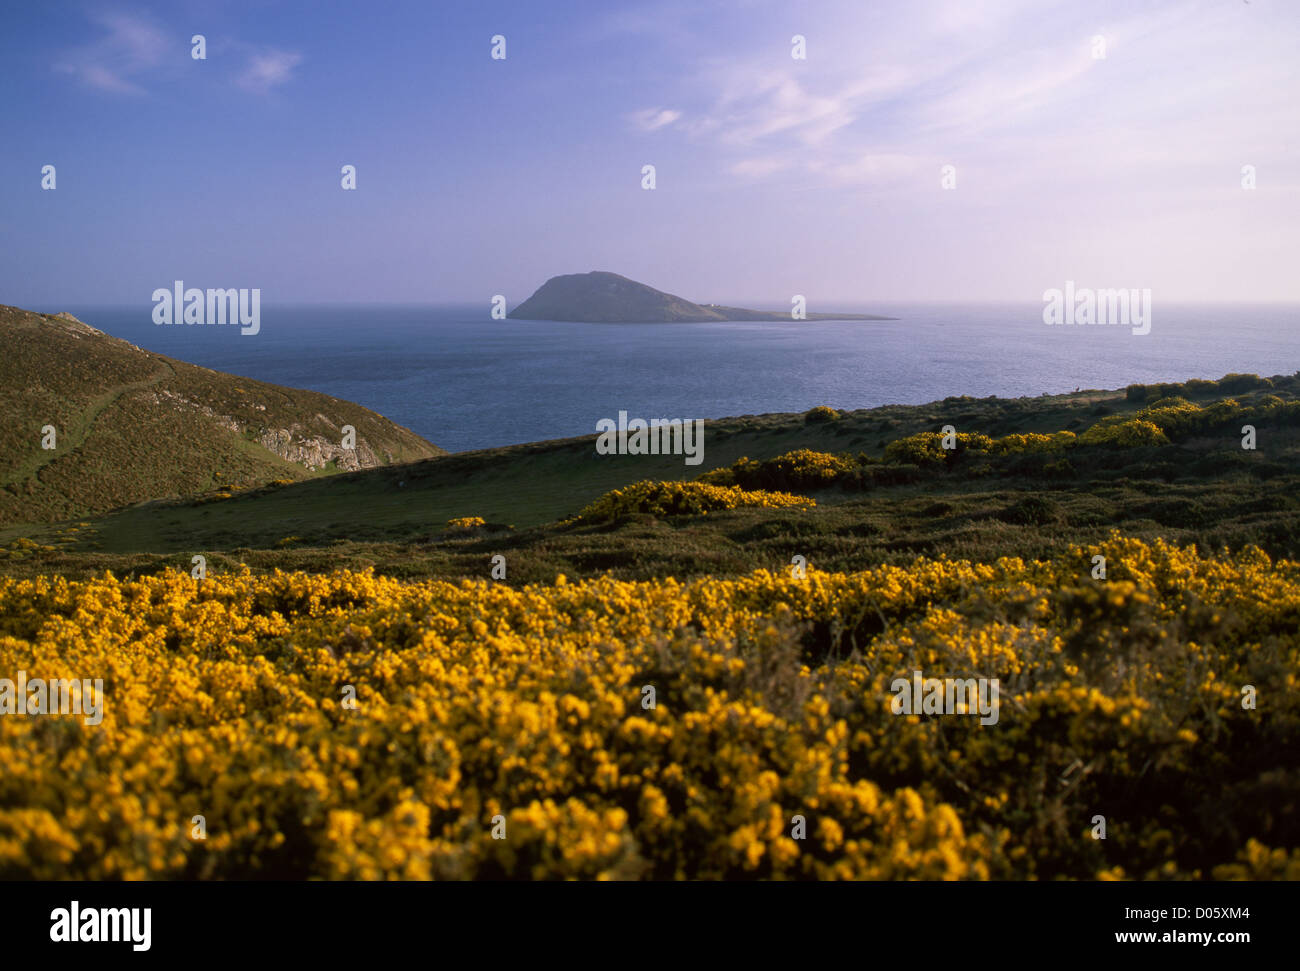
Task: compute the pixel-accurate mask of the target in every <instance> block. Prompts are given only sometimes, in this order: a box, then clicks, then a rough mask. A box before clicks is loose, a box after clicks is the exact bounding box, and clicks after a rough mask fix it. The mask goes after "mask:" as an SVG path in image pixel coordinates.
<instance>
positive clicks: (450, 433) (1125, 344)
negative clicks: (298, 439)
mask: <svg viewBox="0 0 1300 971" xmlns="http://www.w3.org/2000/svg"><path fill="white" fill-rule="evenodd" d="M41 309H43V310H45V311H47V312H51V313H53V312H58V311H60V310H68V311H70V312H71V313H74V314H75V315H76V316H77V317H79V318H80V319H82V320H84V321H85V322H86V323H88V324H91V325H92V326H95V327H98V328H99V329H100V330H103V331H105V332H107V333H109V334H112V335H114V336H115V337H121V338H124V339H125V340H128V341H130V342H131V343H133V344H137V345H139V346H140V347H144V348H147V349H149V350H152V351H157V352H159V353H163V354H168V355H170V356H172V357H176V358H179V359H181V360H183V361H189V362H191V363H194V364H200V365H203V366H204V367H210V368H214V369H217V370H221V371H229V372H231V373H233V374H238V375H242V376H245V377H250V378H257V379H260V380H263V381H270V382H274V383H275V384H282V385H289V386H290V387H297V388H310V389H312V390H315V391H322V392H325V393H326V394H331V395H334V396H336V397H339V398H346V399H348V400H351V401H356V402H358V403H359V404H362V405H365V406H366V407H367V408H370V409H372V410H374V411H377V412H379V413H380V414H382V415H385V416H387V417H388V418H391V419H392V420H393V421H396V422H398V423H399V424H402V425H405V426H406V427H408V428H410V429H412V430H413V431H415V432H417V433H418V434H420V435H422V436H424V437H425V438H427V439H428V440H429V441H431V442H434V443H436V444H438V445H441V446H442V447H443V448H447V449H450V450H452V451H465V450H468V449H476V448H488V447H492V446H497V445H509V444H514V443H518V442H530V441H538V440H542V439H549V438H564V437H568V436H572V435H585V434H591V433H592V432H594V431H595V426H596V421H597V420H598V419H600V418H606V417H608V418H616V417H617V415H618V412H619V411H620V410H624V411H626V412H628V414H629V416H630V417H643V418H706V419H708V418H722V417H728V416H733V415H745V414H763V413H765V412H781V411H804V410H806V409H808V408H811V407H813V406H814V405H831V406H832V407H836V408H846V409H853V408H867V407H872V406H875V405H881V404H895V403H898V404H920V403H924V402H928V401H934V400H936V399H940V398H945V397H947V396H949V395H961V394H967V395H972V396H974V397H984V396H986V395H999V396H1003V397H1019V396H1022V395H1029V396H1033V395H1038V394H1042V393H1044V392H1046V393H1059V392H1065V391H1073V390H1074V389H1075V388H1117V387H1123V386H1124V385H1126V384H1130V383H1133V382H1153V381H1172V380H1182V379H1185V378H1193V377H1196V378H1217V377H1221V376H1222V375H1223V374H1225V373H1227V372H1231V371H1249V372H1255V373H1258V374H1265V375H1271V374H1292V373H1294V372H1295V371H1296V370H1298V369H1300V307H1297V306H1238V307H1232V306H1214V307H1211V306H1204V305H1202V306H1195V307H1191V306H1188V307H1165V306H1162V305H1160V304H1157V305H1156V307H1155V311H1154V315H1153V322H1152V328H1151V333H1149V334H1147V335H1145V336H1135V335H1134V334H1133V333H1132V331H1131V329H1130V328H1127V327H1119V326H1114V327H1095V326H1094V327H1049V326H1047V325H1046V324H1044V323H1043V321H1042V304H1033V305H1024V306H993V305H978V306H969V307H967V306H954V305H944V306H940V305H914V304H912V305H906V306H897V305H879V304H878V305H874V306H872V307H864V308H860V309H861V311H862V312H868V313H880V314H891V315H894V316H897V317H898V318H900V319H898V320H891V321H869V322H848V321H845V322H821V323H816V322H807V321H804V322H798V323H796V322H793V321H791V322H789V323H786V322H780V323H771V322H755V323H718V324H574V323H551V322H539V321H522V320H521V321H516V320H504V321H494V320H491V319H489V318H488V317H487V314H486V313H485V311H484V309H483V308H482V307H472V308H467V307H393V306H377V307H276V306H273V305H268V304H265V303H264V304H263V306H262V314H261V319H262V328H261V333H259V334H257V335H255V336H244V335H242V334H240V332H239V330H238V329H237V328H234V327H216V326H206V327H200V326H190V327H186V326H170V327H167V326H157V325H155V324H154V323H153V322H152V321H151V319H150V312H151V310H152V306H151V305H144V306H143V307H133V308H122V307H71V306H69V307H45V308H41ZM839 309H843V310H845V311H846V312H847V311H849V310H852V309H854V308H850V307H843V308H839Z"/></svg>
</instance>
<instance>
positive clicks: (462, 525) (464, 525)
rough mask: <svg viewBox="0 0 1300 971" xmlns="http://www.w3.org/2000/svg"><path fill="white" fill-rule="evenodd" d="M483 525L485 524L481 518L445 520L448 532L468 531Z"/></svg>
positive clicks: (469, 517) (465, 517) (468, 517)
mask: <svg viewBox="0 0 1300 971" xmlns="http://www.w3.org/2000/svg"><path fill="white" fill-rule="evenodd" d="M485 525H487V523H486V521H485V520H484V519H483V517H482V516H461V517H459V518H457V519H448V520H447V529H449V530H470V529H477V528H478V527H480V526H485Z"/></svg>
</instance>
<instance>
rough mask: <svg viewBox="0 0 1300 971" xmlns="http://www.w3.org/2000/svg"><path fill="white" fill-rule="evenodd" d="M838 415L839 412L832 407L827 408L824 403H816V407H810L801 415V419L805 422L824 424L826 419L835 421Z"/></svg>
mask: <svg viewBox="0 0 1300 971" xmlns="http://www.w3.org/2000/svg"><path fill="white" fill-rule="evenodd" d="M839 417H840V413H839V412H838V411H836V410H835V409H834V408H828V407H826V406H825V405H818V406H817V407H816V408H812V409H810V410H809V411H808V412H807V413H806V414H805V415H804V416H803V420H804V422H805V423H806V424H809V425H817V424H824V423H825V422H828V421H837V420H838V419H839Z"/></svg>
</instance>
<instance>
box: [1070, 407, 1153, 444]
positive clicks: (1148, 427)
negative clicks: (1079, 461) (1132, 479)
mask: <svg viewBox="0 0 1300 971" xmlns="http://www.w3.org/2000/svg"><path fill="white" fill-rule="evenodd" d="M1114 417H1115V418H1119V419H1120V420H1118V421H1113V420H1107V419H1105V418H1103V419H1102V420H1101V421H1099V422H1097V424H1095V425H1093V426H1092V427H1091V428H1089V429H1088V430H1087V431H1086V432H1084V433H1083V434H1082V435H1080V436H1079V444H1080V445H1115V446H1119V447H1122V448H1132V447H1136V446H1142V445H1168V444H1169V439H1168V438H1166V437H1165V433H1164V432H1162V431H1161V430H1160V429H1159V427H1158V426H1156V425H1154V424H1152V423H1151V422H1149V421H1145V420H1143V419H1141V418H1123V417H1122V416H1119V415H1116V416H1114Z"/></svg>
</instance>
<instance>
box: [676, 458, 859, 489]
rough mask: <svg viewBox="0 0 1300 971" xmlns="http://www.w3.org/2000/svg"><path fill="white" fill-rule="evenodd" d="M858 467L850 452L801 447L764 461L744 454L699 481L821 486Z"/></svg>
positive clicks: (757, 485)
mask: <svg viewBox="0 0 1300 971" xmlns="http://www.w3.org/2000/svg"><path fill="white" fill-rule="evenodd" d="M857 467H858V466H857V463H856V462H854V461H853V459H851V458H848V457H846V456H843V455H832V454H831V453H829V452H815V451H813V450H812V449H808V448H801V449H796V450H795V451H793V452H786V453H785V454H784V455H778V456H777V457H776V458H773V459H768V460H766V461H764V462H755V461H753V460H752V459H749V458H741V459H739V460H737V461H736V462H734V463H732V465H731V467H730V468H723V469H714V470H713V471H712V472H706V473H705V474H704V475H701V476H700V477H699V478H698V479H696V481H697V482H704V483H708V484H711V485H738V486H741V487H742V488H744V489H775V490H788V489H821V488H825V487H826V486H829V485H834V484H835V483H836V482H839V481H842V480H843V479H845V478H846V477H848V476H850V475H852V474H853V472H854V471H855V470H856V469H857Z"/></svg>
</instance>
